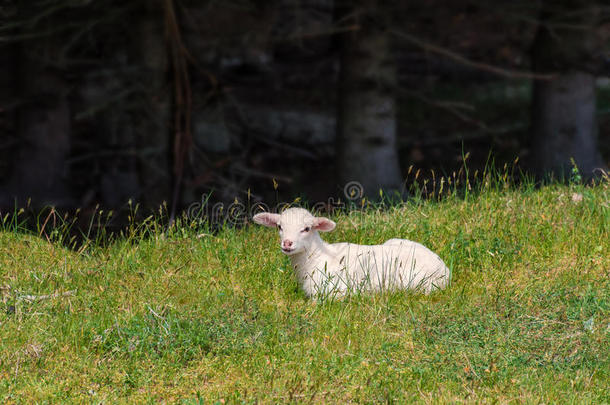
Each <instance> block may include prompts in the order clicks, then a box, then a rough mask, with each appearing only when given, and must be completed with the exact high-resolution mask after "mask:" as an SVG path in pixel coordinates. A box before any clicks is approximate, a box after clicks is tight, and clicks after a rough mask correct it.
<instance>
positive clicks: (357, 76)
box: [337, 8, 401, 197]
mask: <svg viewBox="0 0 610 405" xmlns="http://www.w3.org/2000/svg"><path fill="white" fill-rule="evenodd" d="M370 10H373V9H372V8H371V9H370ZM352 11H360V10H352ZM367 11H369V10H367ZM354 15H357V16H359V17H357V18H358V19H359V21H355V22H354V24H355V25H356V26H358V27H359V29H357V30H354V31H350V32H349V33H347V34H344V35H343V36H342V44H341V48H342V49H341V72H340V78H339V80H340V84H339V98H338V99H339V113H338V134H337V152H338V174H339V181H340V182H341V183H342V184H346V183H348V182H351V181H357V182H359V183H360V184H361V185H362V186H363V188H364V194H365V195H367V196H369V197H375V196H378V195H379V194H378V193H379V189H384V190H386V191H391V190H397V189H399V187H400V185H401V174H400V167H399V162H398V154H397V151H396V118H395V104H396V103H395V98H394V95H393V94H392V91H393V89H394V88H395V85H396V71H395V66H394V61H393V55H392V53H391V49H390V48H391V47H390V38H389V35H388V34H387V33H386V32H384V30H383V29H382V27H379V26H377V25H375V23H374V22H373V21H371V20H370V18H369V16H367V15H366V12H365V13H359V12H356V13H355V14H354Z"/></svg>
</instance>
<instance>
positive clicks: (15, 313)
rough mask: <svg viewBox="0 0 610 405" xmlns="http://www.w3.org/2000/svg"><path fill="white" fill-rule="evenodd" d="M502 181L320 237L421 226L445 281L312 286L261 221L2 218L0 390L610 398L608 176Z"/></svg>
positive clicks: (131, 395)
mask: <svg viewBox="0 0 610 405" xmlns="http://www.w3.org/2000/svg"><path fill="white" fill-rule="evenodd" d="M505 185H506V184H504V185H503V183H502V181H498V182H495V183H494V185H493V186H489V185H488V186H487V187H482V190H480V191H478V192H476V193H471V194H467V195H466V196H465V197H464V196H461V197H458V196H457V195H455V194H456V193H453V194H450V195H449V196H447V197H445V198H442V199H440V200H439V201H426V202H424V201H421V200H419V199H414V200H413V201H412V202H409V203H406V204H401V205H395V206H391V207H387V208H385V209H369V210H368V211H366V212H364V213H362V212H352V213H349V214H348V213H345V214H342V215H339V216H337V217H336V218H334V219H336V220H337V222H338V227H337V230H336V231H335V232H333V233H331V234H327V235H325V237H326V239H327V240H329V241H331V242H333V241H345V240H347V241H352V242H357V243H379V242H383V241H384V240H386V239H389V238H391V237H402V238H408V239H412V240H416V241H419V242H422V243H424V244H425V245H427V246H428V247H430V248H431V249H432V250H434V251H436V252H438V253H439V255H440V256H441V257H442V258H443V259H444V260H445V262H446V263H447V264H448V265H449V266H450V267H451V268H452V271H453V280H452V285H451V286H450V287H449V288H448V289H447V290H445V291H442V292H438V293H434V294H432V295H430V296H421V295H415V294H409V293H404V292H396V293H383V294H376V295H359V296H351V297H349V298H346V299H343V300H339V301H331V302H322V303H316V302H313V301H311V300H308V299H306V298H305V297H304V295H303V294H302V293H301V292H300V291H299V290H298V287H297V284H296V281H295V278H294V276H293V274H292V272H291V268H290V266H289V262H288V259H287V258H286V257H285V256H283V255H282V254H281V253H280V252H279V249H278V246H277V235H276V234H275V232H273V231H271V230H269V229H265V228H262V227H255V226H247V227H245V228H242V229H234V228H230V227H224V228H223V229H221V230H219V231H218V232H217V233H213V234H210V233H206V232H205V231H203V232H202V230H201V229H192V228H190V227H188V226H186V225H178V226H177V227H175V228H173V229H172V230H171V231H163V229H161V228H160V227H158V226H155V225H154V223H151V222H149V223H148V225H144V226H142V227H141V228H132V230H131V231H130V232H129V233H128V234H127V235H124V236H122V237H119V238H117V239H116V240H114V241H113V242H111V243H108V244H104V243H101V242H99V241H98V242H95V241H94V242H91V243H85V244H84V245H83V247H82V248H80V249H68V248H66V247H64V246H65V245H66V243H63V244H62V243H58V242H49V241H47V240H46V239H45V238H44V237H39V236H38V234H37V233H32V232H26V231H24V230H23V229H22V228H21V227H20V226H19V225H18V222H15V221H14V218H8V217H7V218H6V219H4V221H3V225H2V228H1V230H0V287H1V288H2V290H1V291H2V301H1V302H0V330H1V333H0V398H2V401H3V402H4V403H11V402H15V403H21V402H25V403H31V402H64V401H72V402H93V403H102V402H104V403H115V402H130V403H141V402H159V401H167V402H179V403H186V404H196V403H214V402H216V403H242V402H243V403H254V402H258V401H260V402H263V403H286V402H299V403H300V402H313V403H319V402H331V403H343V402H367V403H371V402H397V403H403V402H420V403H455V402H467V403H498V402H499V403H509V402H517V403H521V402H525V403H558V402H561V403H592V404H602V403H610V383H609V381H610V243H609V240H610V237H609V236H610V235H609V229H610V214H609V212H610V211H609V208H610V207H609V204H610V198H609V197H610V189H609V184H608V182H607V181H606V182H604V183H601V184H598V185H596V186H593V187H584V186H582V185H579V184H571V185H559V184H551V185H548V186H544V187H541V188H534V187H533V186H531V184H530V185H528V184H524V185H522V186H520V187H512V186H510V187H508V186H505ZM41 234H42V235H45V234H46V233H44V232H41ZM56 238H59V237H57V235H56ZM59 239H61V238H59ZM64 242H65V240H64ZM52 294H55V295H52ZM43 295H46V297H41V296H43Z"/></svg>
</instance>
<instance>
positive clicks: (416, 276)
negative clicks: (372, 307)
mask: <svg viewBox="0 0 610 405" xmlns="http://www.w3.org/2000/svg"><path fill="white" fill-rule="evenodd" d="M253 219H254V222H256V223H257V224H261V225H264V226H268V227H271V228H275V227H277V229H278V230H279V233H280V247H281V249H282V252H284V253H285V254H287V255H288V256H290V259H291V261H292V265H293V266H294V269H295V272H296V275H297V278H298V281H299V284H300V286H301V288H302V289H303V291H304V292H305V294H306V295H307V296H309V297H312V296H316V297H320V296H323V297H324V296H341V295H345V294H346V293H348V292H362V291H380V290H397V289H412V290H417V291H421V292H423V293H426V294H427V293H429V292H431V291H433V290H435V289H442V288H445V287H446V286H447V285H448V283H449V278H450V274H451V272H450V270H449V269H448V268H447V266H446V265H445V263H443V261H442V260H441V259H440V257H438V256H437V255H436V254H435V253H434V252H432V251H431V250H430V249H428V248H426V247H425V246H423V245H421V244H419V243H417V242H412V241H410V240H406V239H390V240H388V241H387V242H385V243H384V244H383V245H371V246H369V245H356V244H353V243H333V244H328V243H326V242H324V241H323V240H322V238H321V237H320V235H319V234H318V231H321V232H329V231H332V230H333V229H335V226H336V224H335V223H334V222H333V221H331V220H330V219H328V218H323V217H314V216H313V215H311V214H310V213H309V212H308V211H307V210H305V209H303V208H289V209H287V210H285V211H284V212H282V214H281V215H280V214H272V213H267V212H265V213H260V214H257V215H255V216H254V218H253Z"/></svg>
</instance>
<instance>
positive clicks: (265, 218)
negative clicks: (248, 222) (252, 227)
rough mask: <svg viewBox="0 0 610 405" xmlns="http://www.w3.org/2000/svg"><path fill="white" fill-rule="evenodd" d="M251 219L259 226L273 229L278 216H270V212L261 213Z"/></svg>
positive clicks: (278, 218)
mask: <svg viewBox="0 0 610 405" xmlns="http://www.w3.org/2000/svg"><path fill="white" fill-rule="evenodd" d="M252 219H253V220H254V222H256V223H257V224H259V225H264V226H267V227H269V228H275V227H276V226H277V223H278V222H279V220H280V215H279V214H272V213H270V212H261V213H259V214H256V215H255V216H254V217H252Z"/></svg>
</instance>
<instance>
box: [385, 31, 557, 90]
mask: <svg viewBox="0 0 610 405" xmlns="http://www.w3.org/2000/svg"><path fill="white" fill-rule="evenodd" d="M390 32H391V33H392V34H394V35H396V36H397V37H399V38H401V39H404V40H406V41H407V42H409V43H411V44H413V45H415V46H417V47H419V48H422V49H425V50H427V51H430V52H433V53H436V54H439V55H442V56H445V57H446V58H449V59H451V60H453V61H455V62H458V63H461V64H462V65H466V66H470V67H472V68H475V69H478V70H484V71H487V72H491V73H494V74H497V75H499V76H503V77H508V78H512V79H535V80H553V79H555V78H556V77H557V74H538V73H532V72H524V71H517V70H510V69H505V68H501V67H498V66H494V65H490V64H487V63H483V62H476V61H473V60H470V59H468V58H466V57H465V56H462V55H460V54H458V53H455V52H453V51H451V50H449V49H447V48H443V47H441V46H438V45H435V44H431V43H429V42H426V41H423V40H421V39H419V38H417V37H415V36H413V35H410V34H407V33H405V32H402V31H397V30H392V31H390Z"/></svg>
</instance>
